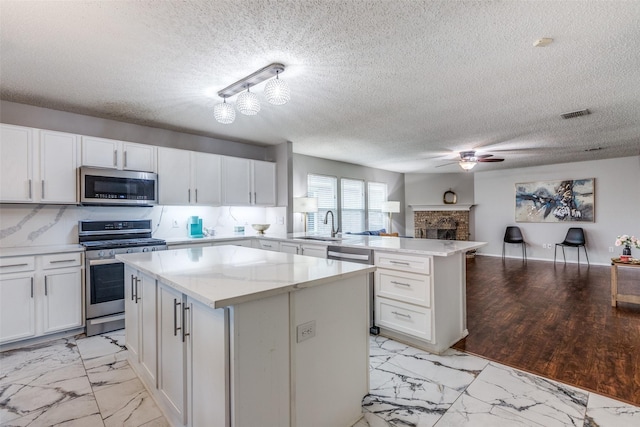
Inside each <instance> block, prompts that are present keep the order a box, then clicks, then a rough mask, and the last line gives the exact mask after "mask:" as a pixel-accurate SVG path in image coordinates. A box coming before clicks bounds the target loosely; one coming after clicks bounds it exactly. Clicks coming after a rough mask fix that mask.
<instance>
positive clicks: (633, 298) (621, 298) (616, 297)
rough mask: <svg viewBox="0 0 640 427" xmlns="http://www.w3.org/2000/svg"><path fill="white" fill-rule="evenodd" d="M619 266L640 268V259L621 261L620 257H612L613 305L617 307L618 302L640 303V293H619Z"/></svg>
mask: <svg viewBox="0 0 640 427" xmlns="http://www.w3.org/2000/svg"><path fill="white" fill-rule="evenodd" d="M618 267H631V268H634V267H635V268H640V260H633V261H630V262H621V261H620V258H611V306H612V307H617V305H618V302H630V303H633V304H640V295H628V294H619V293H618Z"/></svg>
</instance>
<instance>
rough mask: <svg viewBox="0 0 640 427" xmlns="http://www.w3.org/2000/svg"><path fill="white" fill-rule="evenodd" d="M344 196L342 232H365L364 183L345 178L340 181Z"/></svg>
mask: <svg viewBox="0 0 640 427" xmlns="http://www.w3.org/2000/svg"><path fill="white" fill-rule="evenodd" d="M340 190H341V194H342V212H341V224H342V231H343V232H345V233H347V232H350V233H359V232H361V231H364V226H365V224H364V223H365V221H364V218H365V210H364V181H361V180H356V179H347V178H343V179H341V180H340Z"/></svg>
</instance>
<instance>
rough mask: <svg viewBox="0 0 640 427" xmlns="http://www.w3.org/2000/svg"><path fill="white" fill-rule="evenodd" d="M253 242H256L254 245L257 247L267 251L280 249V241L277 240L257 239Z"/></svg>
mask: <svg viewBox="0 0 640 427" xmlns="http://www.w3.org/2000/svg"><path fill="white" fill-rule="evenodd" d="M253 242H254V243H255V245H254V247H255V248H256V249H264V250H265V251H273V252H279V251H280V242H278V241H276V240H262V239H256V240H254V241H253Z"/></svg>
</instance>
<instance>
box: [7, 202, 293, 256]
mask: <svg viewBox="0 0 640 427" xmlns="http://www.w3.org/2000/svg"><path fill="white" fill-rule="evenodd" d="M192 215H197V216H199V217H201V218H202V224H203V227H205V228H207V229H209V228H213V229H214V230H215V234H216V235H220V236H228V235H237V234H235V233H234V227H236V226H244V227H245V233H244V235H246V236H254V235H256V234H257V233H256V231H255V230H254V229H253V228H251V224H271V227H269V229H268V230H267V231H266V232H265V233H266V234H267V235H269V234H283V233H286V231H287V230H286V225H285V224H286V218H285V216H286V208H285V207H273V208H262V207H229V206H222V207H208V206H154V207H148V208H142V207H105V206H60V205H57V206H54V205H2V206H1V207H0V248H2V247H6V248H9V247H18V246H45V245H64V244H73V243H78V221H81V220H118V219H122V220H129V219H151V220H152V221H153V222H152V223H153V237H157V238H161V239H166V238H174V237H188V232H187V219H188V218H189V217H190V216H192Z"/></svg>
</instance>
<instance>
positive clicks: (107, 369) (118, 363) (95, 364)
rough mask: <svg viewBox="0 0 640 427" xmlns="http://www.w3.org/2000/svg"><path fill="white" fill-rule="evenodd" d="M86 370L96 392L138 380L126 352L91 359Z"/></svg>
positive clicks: (86, 365)
mask: <svg viewBox="0 0 640 427" xmlns="http://www.w3.org/2000/svg"><path fill="white" fill-rule="evenodd" d="M122 355H124V357H123V356H122ZM85 369H86V371H87V376H88V377H89V382H90V383H91V387H92V388H93V391H94V392H96V391H99V390H102V389H104V388H107V387H111V386H114V385H116V384H121V383H123V382H126V381H129V380H132V379H134V378H137V376H136V374H135V372H134V371H133V369H131V366H130V365H129V363H128V362H127V360H126V352H125V351H121V352H119V353H114V354H110V355H108V356H103V357H98V358H95V359H91V360H89V362H88V363H85Z"/></svg>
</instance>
